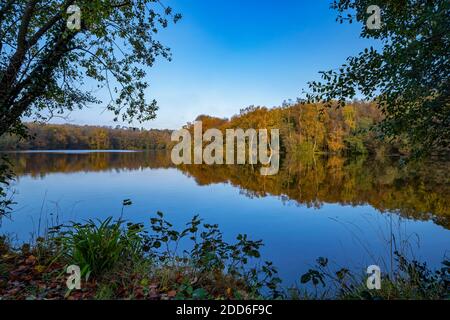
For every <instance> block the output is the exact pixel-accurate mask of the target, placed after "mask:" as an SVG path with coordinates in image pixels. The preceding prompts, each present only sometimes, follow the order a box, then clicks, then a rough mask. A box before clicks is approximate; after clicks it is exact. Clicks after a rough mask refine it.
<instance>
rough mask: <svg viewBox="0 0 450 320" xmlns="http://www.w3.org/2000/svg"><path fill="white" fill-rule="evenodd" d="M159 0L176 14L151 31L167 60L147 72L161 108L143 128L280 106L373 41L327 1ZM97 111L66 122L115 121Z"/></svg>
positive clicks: (81, 113) (149, 93) (151, 92)
mask: <svg viewBox="0 0 450 320" xmlns="http://www.w3.org/2000/svg"><path fill="white" fill-rule="evenodd" d="M163 2H164V3H165V4H166V5H169V6H171V7H172V8H173V9H174V10H175V11H176V12H180V13H181V14H182V15H183V19H182V20H181V21H180V22H179V23H178V24H176V25H170V26H169V28H168V29H166V30H163V31H162V32H161V33H159V34H158V39H159V40H161V41H162V42H163V43H164V44H166V45H168V46H169V47H170V48H171V49H172V53H173V61H172V62H168V61H165V60H162V59H161V60H158V62H157V63H156V65H155V67H154V68H152V69H151V70H150V72H149V81H150V88H149V89H148V91H147V97H148V98H149V99H153V98H155V99H157V101H158V103H159V107H160V109H159V111H158V114H157V118H156V119H155V120H153V121H151V122H148V123H145V124H144V125H143V126H144V127H146V128H169V129H176V128H179V127H181V126H182V125H183V124H185V123H186V122H188V121H193V120H194V119H195V117H196V116H197V115H199V114H210V115H214V116H220V117H230V116H232V115H234V114H236V113H238V112H239V110H240V109H242V108H244V107H247V106H249V105H263V106H267V107H273V106H279V105H281V103H282V102H283V101H284V100H288V99H296V98H297V97H299V96H301V92H302V89H306V87H307V82H308V81H310V80H315V79H318V71H320V70H327V69H330V68H336V67H338V66H339V65H340V64H341V63H343V62H344V60H345V58H346V57H348V56H350V55H355V54H357V53H358V52H359V51H361V49H363V48H364V47H367V46H369V45H371V44H372V43H370V42H369V40H365V39H360V38H359V33H360V30H361V25H349V24H344V25H341V24H338V23H337V22H336V21H335V18H336V12H334V11H333V10H331V9H330V8H329V6H330V3H331V0H164V1H163ZM105 101H106V102H107V101H108V99H105ZM103 109H104V107H103V106H96V107H93V108H91V109H84V110H83V111H77V112H73V113H72V114H71V115H70V120H71V123H76V124H100V125H113V126H114V125H116V123H114V122H113V121H112V119H113V116H112V114H111V113H108V112H107V111H106V112H103V113H102V110H103ZM58 122H61V120H60V121H58ZM136 126H141V125H139V124H136Z"/></svg>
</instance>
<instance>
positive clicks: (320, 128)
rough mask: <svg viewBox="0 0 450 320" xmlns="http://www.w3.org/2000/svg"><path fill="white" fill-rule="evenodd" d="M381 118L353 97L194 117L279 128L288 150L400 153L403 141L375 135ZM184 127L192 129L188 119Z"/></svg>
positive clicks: (214, 123) (207, 122)
mask: <svg viewBox="0 0 450 320" xmlns="http://www.w3.org/2000/svg"><path fill="white" fill-rule="evenodd" d="M382 119H383V115H382V113H381V112H380V111H379V109H378V108H377V107H376V105H375V104H373V103H366V102H360V101H354V102H352V103H349V104H348V105H346V106H344V107H339V108H330V107H325V106H323V105H320V104H302V103H291V104H285V105H284V106H282V107H277V108H271V109H268V108H266V107H255V106H251V107H248V108H246V109H243V110H241V112H240V114H238V115H236V116H234V117H232V118H231V119H221V118H216V117H212V116H208V115H201V116H199V117H198V118H197V119H196V120H198V121H199V120H201V121H202V123H203V131H206V130H207V129H209V128H218V129H220V130H222V132H225V130H226V129H234V128H241V129H249V128H253V129H269V130H270V129H279V130H280V139H281V141H280V142H281V147H282V150H283V152H285V153H287V154H291V155H292V154H299V155H300V154H302V155H305V154H314V153H328V154H365V153H382V154H399V153H407V152H408V150H407V147H406V144H405V141H402V140H400V139H397V140H395V141H389V142H388V141H386V140H381V139H377V137H378V133H377V130H376V124H378V123H379V122H380V121H381V120H382ZM186 128H187V129H189V130H193V124H192V123H189V124H188V125H187V126H186Z"/></svg>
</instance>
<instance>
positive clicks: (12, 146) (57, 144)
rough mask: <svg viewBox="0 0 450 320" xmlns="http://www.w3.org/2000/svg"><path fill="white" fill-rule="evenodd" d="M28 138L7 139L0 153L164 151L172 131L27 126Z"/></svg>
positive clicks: (1, 142)
mask: <svg viewBox="0 0 450 320" xmlns="http://www.w3.org/2000/svg"><path fill="white" fill-rule="evenodd" d="M26 126H27V130H28V137H27V138H21V137H19V136H17V135H4V136H2V137H1V138H0V150H55V149H61V150H70V149H72V150H162V149H166V148H167V147H168V145H169V143H170V135H171V131H170V130H157V129H151V130H145V129H138V128H129V127H115V128H111V127H102V126H77V125H71V124H61V125H60V124H45V125H42V124H37V123H27V124H26Z"/></svg>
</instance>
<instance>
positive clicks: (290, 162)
mask: <svg viewBox="0 0 450 320" xmlns="http://www.w3.org/2000/svg"><path fill="white" fill-rule="evenodd" d="M9 157H10V159H11V161H12V163H13V164H14V166H15V168H14V170H15V172H16V173H17V176H18V177H17V181H16V182H15V183H14V185H13V187H14V190H15V192H16V194H15V196H14V200H15V201H16V202H17V205H15V207H14V213H13V215H12V217H11V219H3V221H2V225H1V227H0V234H3V233H7V234H9V235H10V236H11V237H12V238H13V239H15V241H17V242H18V243H20V242H23V241H29V240H31V239H33V238H35V237H36V236H37V235H38V234H42V233H43V232H44V231H45V229H46V227H48V226H52V225H57V224H60V223H63V222H67V221H71V220H73V221H83V220H86V219H89V218H98V219H103V218H106V217H109V216H113V217H117V218H119V216H120V215H121V211H122V201H123V200H124V199H131V200H132V202H133V205H132V206H127V207H125V208H124V218H125V219H127V220H130V221H133V222H143V223H145V224H146V225H147V226H149V219H150V218H151V217H153V216H154V215H155V213H156V212H157V211H161V212H163V213H164V214H165V216H166V218H167V220H169V221H171V222H173V223H174V225H175V226H177V227H180V228H181V227H182V226H184V224H185V223H186V222H188V221H189V220H190V218H192V216H194V215H196V214H199V215H200V217H201V218H203V219H204V220H205V222H208V223H217V224H219V226H220V228H221V230H222V231H223V232H224V236H225V238H226V240H232V239H234V238H235V236H236V235H237V234H239V233H246V234H248V235H249V237H250V238H251V239H254V240H257V239H261V240H263V241H264V244H265V246H264V247H263V249H262V257H263V258H264V260H271V261H273V262H274V264H275V265H276V266H277V268H278V270H279V272H280V276H281V278H282V279H283V280H284V282H283V283H284V284H285V285H291V284H293V283H294V282H299V276H300V275H301V274H303V273H304V272H306V271H307V270H308V269H309V268H310V267H312V266H313V265H314V264H315V260H316V259H317V258H318V257H327V258H328V259H329V260H330V261H331V262H332V266H334V267H336V268H338V267H347V268H350V269H352V270H354V271H357V272H364V270H365V269H366V268H367V266H369V265H371V264H377V265H379V266H380V267H381V270H382V272H389V267H390V263H391V257H392V253H393V251H394V250H399V251H401V252H403V253H405V254H407V255H408V256H409V257H414V258H416V259H418V260H420V261H426V262H427V263H428V264H429V265H430V266H431V267H438V266H439V264H440V262H441V261H442V260H443V259H444V256H447V257H448V255H449V249H450V231H449V228H450V180H449V168H450V164H449V163H448V162H440V161H433V162H427V163H406V164H405V163H402V161H400V160H399V159H396V158H374V157H370V156H367V157H359V158H352V159H349V158H341V157H319V156H316V157H313V156H310V157H306V158H296V159H286V158H285V159H283V161H282V163H281V168H280V172H279V173H278V174H277V175H275V176H261V175H260V174H259V170H257V169H256V168H253V167H252V166H198V165H197V166H195V165H192V166H179V167H175V166H174V165H172V164H171V161H170V155H169V154H167V153H165V152H116V151H98V152H96V151H48V152H43V151H38V152H20V153H9Z"/></svg>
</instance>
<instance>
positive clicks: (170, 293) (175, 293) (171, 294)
mask: <svg viewBox="0 0 450 320" xmlns="http://www.w3.org/2000/svg"><path fill="white" fill-rule="evenodd" d="M176 295H177V292H176V291H175V290H171V291H169V292H167V296H168V297H169V298H175V296H176Z"/></svg>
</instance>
